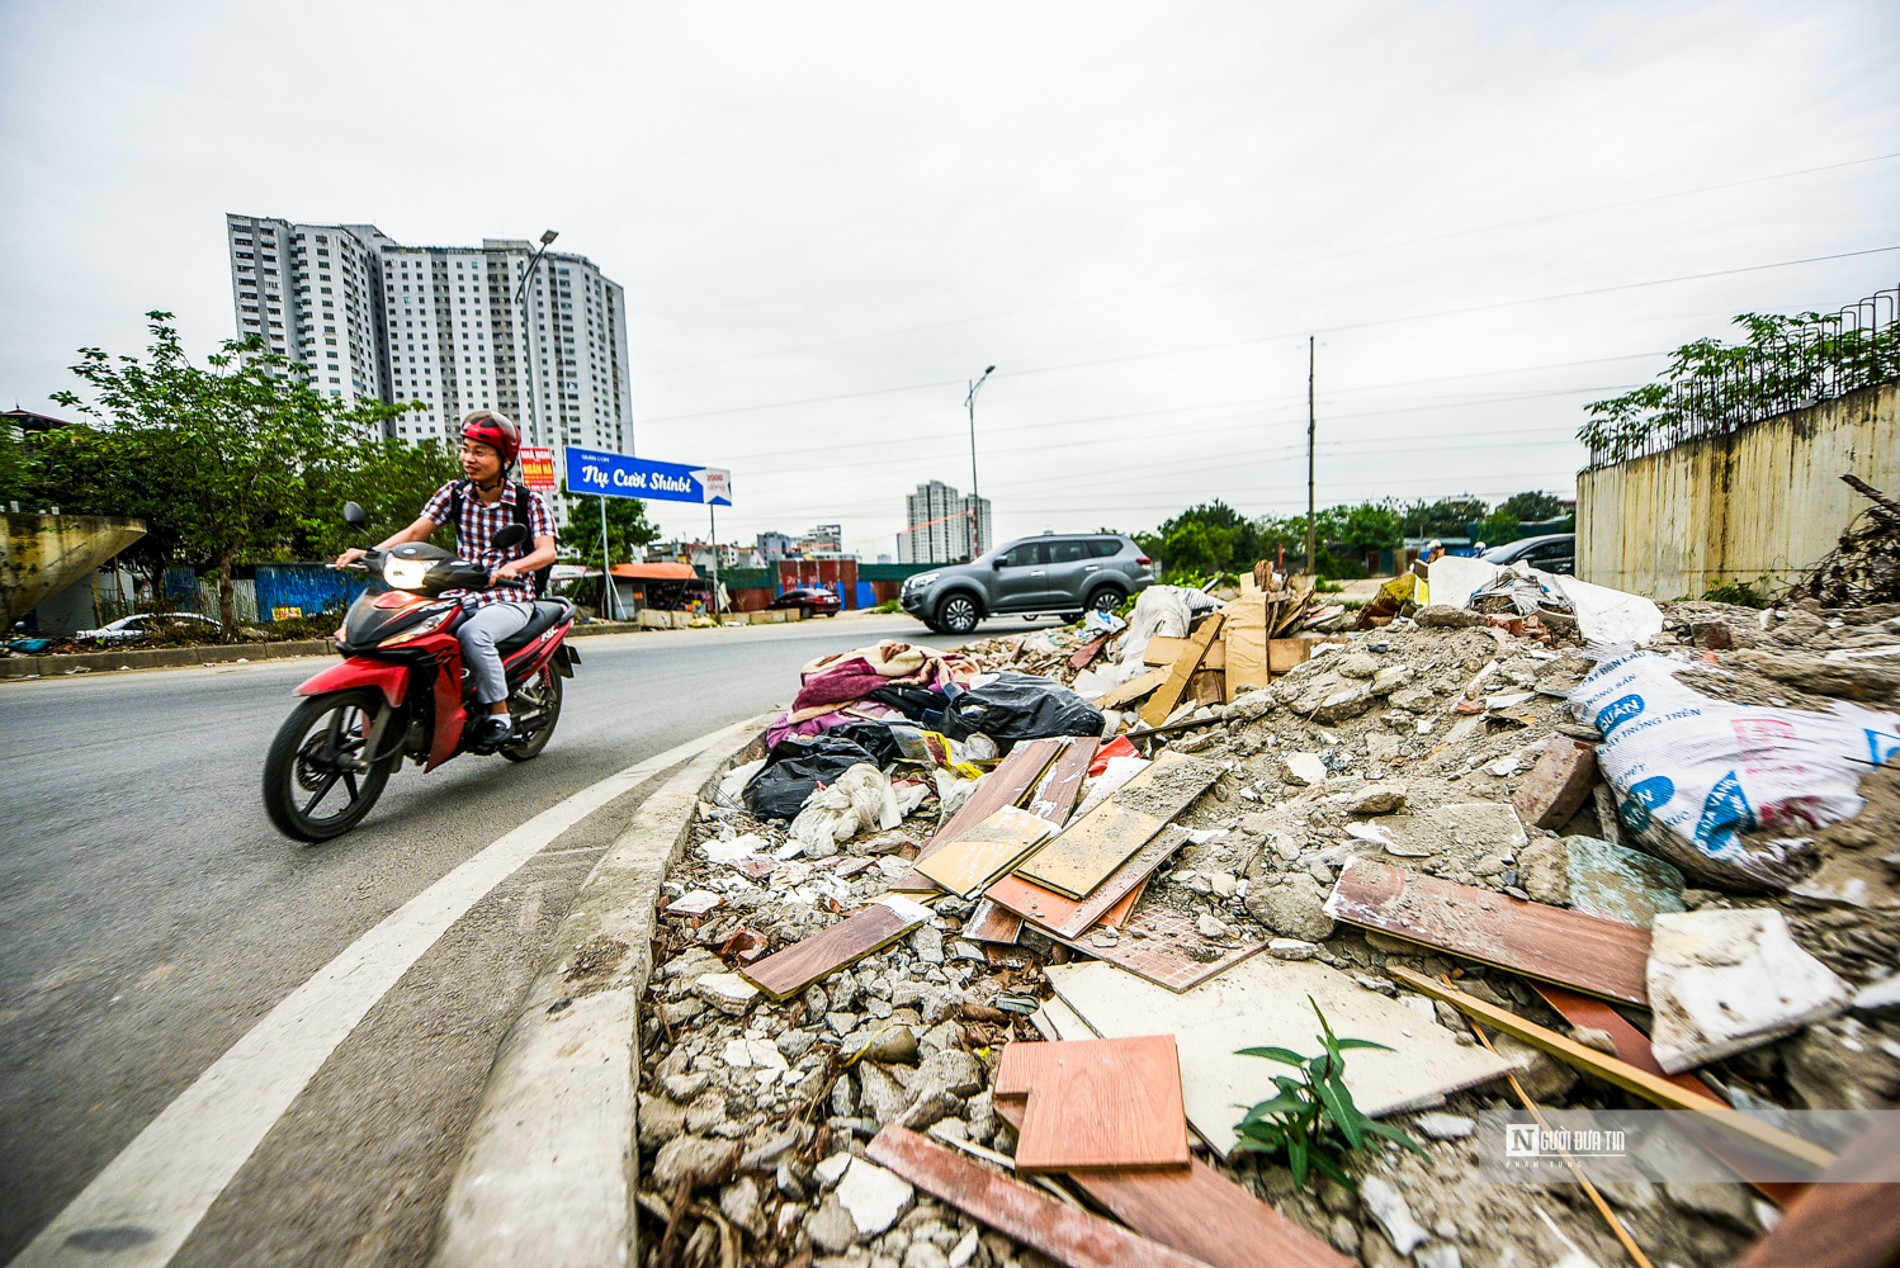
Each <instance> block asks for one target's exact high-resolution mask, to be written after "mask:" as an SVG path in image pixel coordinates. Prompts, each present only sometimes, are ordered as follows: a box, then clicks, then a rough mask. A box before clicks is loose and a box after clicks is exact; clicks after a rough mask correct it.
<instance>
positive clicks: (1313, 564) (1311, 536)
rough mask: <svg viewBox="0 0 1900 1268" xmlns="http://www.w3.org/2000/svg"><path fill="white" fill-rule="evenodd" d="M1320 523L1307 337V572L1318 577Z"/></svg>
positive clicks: (1310, 339)
mask: <svg viewBox="0 0 1900 1268" xmlns="http://www.w3.org/2000/svg"><path fill="white" fill-rule="evenodd" d="M1318 533H1319V521H1318V520H1316V519H1314V518H1313V336H1312V335H1308V336H1307V337H1306V571H1307V574H1308V575H1309V576H1318V575H1319V572H1318V568H1319V563H1318V560H1319V555H1318V553H1317V552H1318V548H1319V543H1318V541H1317V540H1316V538H1317V537H1318Z"/></svg>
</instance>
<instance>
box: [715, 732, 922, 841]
mask: <svg viewBox="0 0 1900 1268" xmlns="http://www.w3.org/2000/svg"><path fill="white" fill-rule="evenodd" d="M853 731H857V732H859V734H858V735H857V737H856V738H858V739H862V740H865V741H867V742H868V743H869V744H871V745H873V746H874V747H875V749H876V751H873V748H867V747H866V746H865V744H858V743H854V742H853V739H852V737H851V735H850V733H851V732H853ZM840 732H844V733H845V734H840ZM877 733H881V738H880V736H879V734H877ZM885 750H888V752H889V753H890V758H889V759H886V758H884V757H882V756H880V753H881V752H883V751H885ZM896 754H897V739H896V737H894V736H893V735H892V734H891V729H890V728H889V727H887V726H882V725H879V724H874V723H849V724H847V725H845V726H841V727H833V728H832V729H831V730H829V731H827V732H825V733H824V734H823V735H816V736H811V737H809V738H808V737H806V736H802V735H791V736H787V737H786V738H784V739H782V740H780V741H779V742H778V743H777V744H775V745H773V746H772V751H771V752H770V753H768V754H767V755H766V762H765V765H764V766H763V767H762V768H760V770H759V773H758V774H756V775H754V776H753V777H752V780H751V782H750V783H748V784H746V786H745V793H744V797H745V805H746V809H747V810H750V811H751V812H752V813H753V814H754V815H756V816H758V817H759V818H761V819H790V818H793V817H795V816H796V815H797V814H798V812H799V811H800V810H802V809H803V808H804V806H805V802H806V800H807V799H808V798H810V796H811V795H812V794H813V793H814V792H816V791H818V785H820V784H832V783H836V782H837V779H838V777H839V776H840V775H842V774H844V773H845V772H846V771H848V770H850V769H851V768H852V767H853V766H860V765H863V766H875V767H877V768H878V769H880V770H882V769H883V768H884V766H885V765H887V764H888V761H889V760H895V757H896Z"/></svg>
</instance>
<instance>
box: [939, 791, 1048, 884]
mask: <svg viewBox="0 0 1900 1268" xmlns="http://www.w3.org/2000/svg"><path fill="white" fill-rule="evenodd" d="M1054 831H1055V825H1054V824H1053V823H1050V822H1049V821H1048V820H1047V819H1044V818H1042V817H1041V816H1039V815H1032V814H1030V813H1029V812H1028V811H1027V810H1018V809H1017V808H1016V807H1014V806H1004V807H1003V808H1002V809H1001V810H998V811H996V812H995V813H994V814H992V815H990V817H989V818H987V819H985V820H983V821H982V822H981V823H974V824H971V825H970V826H969V827H967V828H964V829H962V831H961V832H960V833H959V834H958V835H957V836H955V837H953V838H951V839H950V840H948V841H942V839H941V838H939V841H940V842H941V844H940V845H939V847H938V848H937V849H936V850H934V851H932V852H931V855H930V857H929V858H919V859H918V860H917V864H916V866H917V870H918V871H919V872H921V873H922V874H923V875H925V876H927V877H929V878H930V879H931V880H932V881H935V882H936V883H937V884H938V885H939V886H941V887H942V888H943V889H946V890H948V891H949V892H951V893H953V894H956V895H958V896H959V897H963V898H974V897H975V896H976V895H977V894H979V893H981V892H982V891H983V888H984V886H986V885H988V884H989V883H990V882H991V881H993V880H995V879H996V878H997V877H999V876H1001V875H1003V874H1004V873H1005V872H1007V871H1009V870H1010V869H1011V868H1012V867H1015V866H1016V864H1018V863H1020V862H1021V861H1022V860H1023V859H1024V858H1025V857H1027V856H1028V855H1029V854H1030V853H1032V852H1033V851H1034V850H1035V849H1036V847H1037V846H1039V845H1041V844H1042V843H1043V841H1045V840H1046V839H1047V838H1048V836H1049V834H1050V833H1052V832H1054Z"/></svg>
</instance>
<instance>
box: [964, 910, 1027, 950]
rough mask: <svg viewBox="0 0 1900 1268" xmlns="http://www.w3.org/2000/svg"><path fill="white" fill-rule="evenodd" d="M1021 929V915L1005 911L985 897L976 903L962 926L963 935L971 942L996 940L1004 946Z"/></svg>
mask: <svg viewBox="0 0 1900 1268" xmlns="http://www.w3.org/2000/svg"><path fill="white" fill-rule="evenodd" d="M1022 931H1023V918H1022V917H1021V916H1019V915H1017V914H1016V913H1015V912H1013V911H1005V910H1004V909H1003V908H1001V907H999V906H997V905H996V904H995V903H993V902H991V901H990V900H989V899H987V898H986V899H984V900H983V901H982V902H980V903H978V904H977V905H976V910H975V911H972V912H971V913H970V919H969V922H968V923H967V924H965V925H964V926H963V936H964V937H966V938H968V939H970V940H971V941H972V942H996V943H1001V944H1003V945H1005V946H1008V945H1010V944H1011V943H1014V942H1015V941H1016V935H1017V934H1020V933H1021V932H1022Z"/></svg>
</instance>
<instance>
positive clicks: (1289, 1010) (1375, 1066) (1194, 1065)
mask: <svg viewBox="0 0 1900 1268" xmlns="http://www.w3.org/2000/svg"><path fill="white" fill-rule="evenodd" d="M1046 973H1047V976H1048V978H1049V982H1050V984H1051V985H1052V986H1053V987H1054V988H1055V992H1056V997H1057V998H1058V999H1060V1000H1061V1001H1062V1002H1063V1003H1065V1004H1067V1005H1068V1006H1069V1008H1070V1009H1071V1010H1072V1011H1073V1013H1074V1014H1075V1015H1076V1016H1077V1017H1079V1018H1080V1019H1081V1021H1082V1022H1083V1023H1085V1024H1086V1025H1087V1027H1088V1028H1089V1029H1091V1030H1093V1031H1095V1032H1096V1033H1098V1034H1100V1035H1102V1036H1103V1037H1104V1038H1123V1037H1126V1036H1130V1035H1151V1034H1156V1033H1165V1034H1171V1035H1173V1036H1174V1038H1175V1042H1176V1044H1178V1045H1179V1049H1180V1055H1181V1091H1182V1097H1183V1101H1184V1103H1185V1107H1186V1110H1187V1118H1188V1124H1189V1125H1190V1126H1191V1127H1193V1128H1194V1130H1195V1132H1196V1133H1197V1134H1198V1135H1200V1137H1201V1138H1202V1139H1203V1140H1205V1141H1207V1143H1208V1145H1209V1147H1211V1148H1212V1149H1213V1150H1214V1151H1215V1152H1216V1153H1218V1154H1219V1155H1221V1156H1222V1157H1226V1156H1227V1155H1228V1153H1229V1152H1230V1151H1232V1149H1233V1147H1234V1146H1235V1145H1236V1144H1237V1143H1238V1142H1239V1140H1240V1137H1239V1136H1238V1135H1237V1134H1236V1133H1235V1131H1234V1124H1235V1123H1237V1122H1239V1121H1240V1118H1241V1115H1243V1114H1244V1113H1245V1112H1246V1107H1247V1106H1250V1105H1253V1104H1255V1103H1257V1102H1259V1101H1263V1100H1266V1099H1267V1098H1268V1097H1271V1096H1274V1095H1277V1094H1278V1089H1277V1088H1276V1087H1275V1086H1274V1083H1273V1080H1274V1076H1275V1075H1282V1074H1285V1073H1287V1068H1286V1067H1285V1066H1282V1065H1276V1064H1275V1063H1274V1062H1271V1061H1267V1060H1264V1059H1262V1058H1260V1057H1243V1056H1241V1055H1239V1053H1238V1051H1237V1050H1238V1049H1240V1048H1247V1047H1254V1046H1277V1047H1283V1048H1291V1049H1293V1050H1294V1051H1296V1052H1302V1053H1308V1054H1312V1053H1317V1052H1320V1051H1321V1050H1322V1049H1321V1045H1320V1042H1319V1041H1318V1040H1317V1039H1316V1038H1315V1036H1316V1035H1318V1034H1319V1033H1320V1030H1319V1019H1318V1018H1317V1017H1315V1016H1314V1015H1313V1007H1312V1005H1311V1004H1309V1003H1308V1002H1307V996H1309V995H1310V996H1312V997H1313V999H1314V1000H1317V1001H1318V1003H1319V1006H1320V1008H1321V1009H1323V1010H1324V1011H1325V1013H1326V1018H1327V1020H1328V1021H1330V1022H1331V1023H1332V1025H1333V1029H1334V1030H1335V1031H1336V1032H1337V1033H1338V1034H1341V1035H1346V1036H1349V1037H1352V1038H1355V1039H1373V1040H1378V1041H1379V1042H1382V1043H1387V1044H1390V1045H1392V1047H1393V1048H1394V1049H1396V1051H1392V1052H1383V1051H1378V1050H1374V1049H1366V1050H1364V1051H1358V1052H1354V1053H1353V1054H1352V1060H1351V1061H1350V1062H1348V1063H1347V1066H1346V1087H1347V1089H1348V1090H1349V1091H1351V1093H1352V1097H1353V1101H1354V1102H1355V1103H1356V1104H1357V1105H1358V1106H1359V1108H1360V1109H1362V1110H1364V1111H1365V1112H1366V1113H1368V1114H1371V1115H1374V1116H1375V1117H1376V1116H1380V1115H1385V1114H1395V1113H1399V1112H1401V1111H1404V1110H1410V1109H1418V1108H1421V1107H1423V1106H1427V1105H1436V1104H1437V1103H1439V1101H1440V1100H1442V1099H1443V1097H1444V1096H1445V1095H1446V1094H1447V1093H1450V1092H1456V1091H1460V1090H1462V1089H1464V1088H1468V1087H1474V1086H1476V1085H1478V1084H1480V1083H1484V1082H1487V1081H1489V1080H1492V1079H1497V1078H1501V1077H1502V1076H1503V1075H1504V1074H1505V1073H1506V1072H1507V1071H1509V1070H1511V1069H1513V1068H1514V1067H1513V1065H1512V1063H1511V1062H1510V1061H1508V1060H1506V1059H1505V1058H1503V1057H1500V1056H1497V1055H1495V1054H1494V1053H1490V1052H1486V1051H1485V1050H1484V1049H1483V1048H1480V1047H1476V1046H1474V1045H1471V1044H1468V1043H1459V1042H1458V1036H1457V1035H1454V1034H1452V1033H1451V1032H1450V1031H1448V1030H1446V1029H1445V1028H1444V1027H1443V1026H1440V1025H1439V1024H1438V1023H1437V1022H1436V1021H1435V1020H1432V1019H1431V1018H1429V1017H1424V1016H1421V1015H1420V1014H1419V1013H1418V1012H1417V1011H1415V1010H1414V1009H1413V1008H1412V1007H1410V1006H1409V1005H1407V1004H1406V1003H1405V1002H1403V1001H1401V1000H1397V999H1391V998H1388V997H1387V996H1384V995H1380V994H1378V993H1376V992H1373V991H1368V990H1366V989H1365V988H1364V987H1362V986H1360V985H1359V984H1358V983H1357V982H1355V981H1353V979H1352V977H1351V976H1350V975H1348V974H1346V973H1342V972H1340V971H1339V970H1338V969H1334V968H1331V967H1329V966H1327V965H1324V964H1321V963H1319V962H1318V961H1315V960H1306V961H1293V960H1284V961H1283V960H1269V959H1266V958H1264V957H1259V958H1255V959H1250V960H1246V961H1244V962H1242V963H1240V964H1237V965H1235V966H1234V967H1232V968H1230V969H1228V970H1227V971H1226V972H1224V973H1222V974H1220V975H1219V976H1217V977H1213V978H1210V979H1209V980H1207V981H1206V982H1203V983H1202V984H1201V985H1199V986H1196V987H1195V988H1194V989H1193V990H1190V991H1185V992H1182V993H1180V994H1175V993H1173V992H1170V991H1168V990H1166V989H1165V988H1163V987H1160V986H1157V985H1154V984H1153V983H1150V982H1145V981H1143V980H1141V979H1140V978H1138V977H1136V976H1135V975H1134V974H1132V973H1129V972H1127V971H1126V970H1124V969H1121V968H1118V967H1117V966H1115V965H1113V964H1105V963H1102V962H1100V961H1084V962H1078V963H1075V964H1059V965H1051V966H1049V968H1048V969H1047V970H1046ZM1055 1021H1056V1023H1057V1025H1058V1027H1059V1028H1060V1029H1063V1030H1064V1031H1066V1030H1067V1028H1068V1024H1069V1023H1068V1022H1067V1021H1066V1020H1065V1019H1064V1018H1063V1017H1062V1016H1060V1015H1059V1014H1058V1015H1055Z"/></svg>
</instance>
